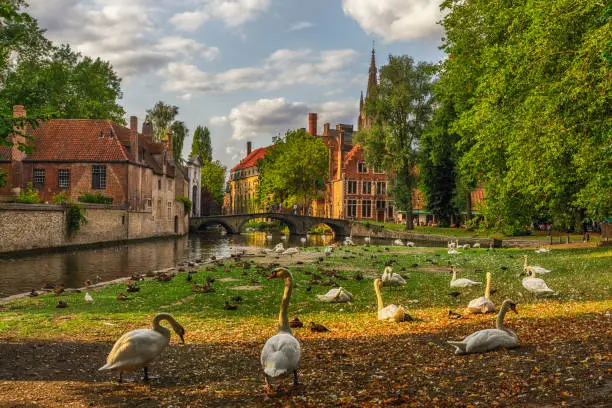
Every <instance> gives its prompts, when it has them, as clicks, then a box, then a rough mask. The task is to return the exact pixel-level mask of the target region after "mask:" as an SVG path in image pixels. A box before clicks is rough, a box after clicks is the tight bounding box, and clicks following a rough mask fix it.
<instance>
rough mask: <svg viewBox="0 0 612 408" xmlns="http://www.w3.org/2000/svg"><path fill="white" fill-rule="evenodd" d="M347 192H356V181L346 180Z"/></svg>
mask: <svg viewBox="0 0 612 408" xmlns="http://www.w3.org/2000/svg"><path fill="white" fill-rule="evenodd" d="M347 187H348V194H357V182H356V181H355V180H351V181H349V182H348V186H347Z"/></svg>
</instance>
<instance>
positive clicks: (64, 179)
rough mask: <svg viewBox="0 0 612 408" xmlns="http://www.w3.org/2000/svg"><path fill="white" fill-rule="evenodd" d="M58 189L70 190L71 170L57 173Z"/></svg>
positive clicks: (60, 170)
mask: <svg viewBox="0 0 612 408" xmlns="http://www.w3.org/2000/svg"><path fill="white" fill-rule="evenodd" d="M57 187H58V188H69V187H70V170H69V169H59V170H58V171H57Z"/></svg>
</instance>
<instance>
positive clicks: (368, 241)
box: [363, 236, 372, 245]
mask: <svg viewBox="0 0 612 408" xmlns="http://www.w3.org/2000/svg"><path fill="white" fill-rule="evenodd" d="M371 240H372V239H371V238H370V237H369V236H367V237H365V238H364V239H363V242H365V244H366V245H370V241H371Z"/></svg>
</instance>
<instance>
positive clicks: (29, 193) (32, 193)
mask: <svg viewBox="0 0 612 408" xmlns="http://www.w3.org/2000/svg"><path fill="white" fill-rule="evenodd" d="M15 202H16V203H21V204H38V203H40V196H39V195H38V191H37V190H36V189H35V188H34V186H33V185H32V183H28V185H27V187H26V188H24V189H22V190H21V191H20V192H19V197H17V198H16V199H15Z"/></svg>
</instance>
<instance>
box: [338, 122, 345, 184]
mask: <svg viewBox="0 0 612 408" xmlns="http://www.w3.org/2000/svg"><path fill="white" fill-rule="evenodd" d="M343 147H344V133H342V132H340V133H338V180H340V179H341V178H342V176H341V175H342V166H343V165H344V163H343V160H342V159H343V158H342V148H343Z"/></svg>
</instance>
